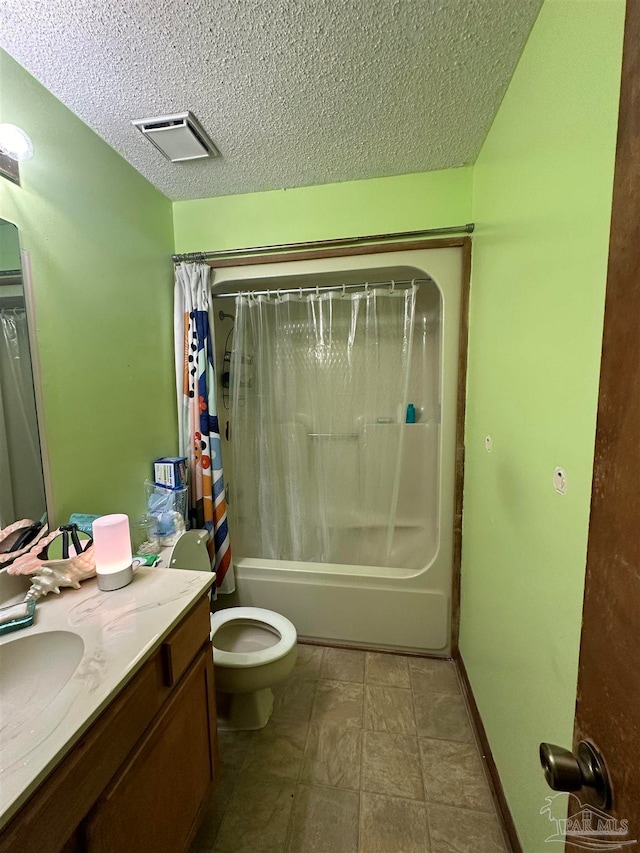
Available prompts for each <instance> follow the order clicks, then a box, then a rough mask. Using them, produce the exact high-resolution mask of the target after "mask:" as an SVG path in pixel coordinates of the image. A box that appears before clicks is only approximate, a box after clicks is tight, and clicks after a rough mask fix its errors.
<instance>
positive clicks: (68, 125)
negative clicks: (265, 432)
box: [0, 51, 177, 521]
mask: <svg viewBox="0 0 640 853" xmlns="http://www.w3.org/2000/svg"><path fill="white" fill-rule="evenodd" d="M0 80H1V83H0V121H7V122H12V123H13V124H17V125H19V126H20V127H22V128H23V129H24V130H26V131H27V133H28V134H29V136H30V137H31V139H32V141H33V144H34V149H35V155H34V158H33V159H32V160H30V161H28V162H26V163H24V164H22V165H21V173H22V186H21V187H17V186H15V185H13V184H11V183H10V182H9V181H6V180H3V179H0V216H1V217H3V218H4V219H7V220H9V221H11V222H14V223H16V225H18V227H19V229H20V237H21V240H22V245H23V247H24V248H25V249H27V250H29V252H30V253H31V258H32V267H33V286H34V291H35V301H36V309H37V324H38V329H37V335H38V349H39V355H40V360H41V366H42V391H43V398H44V416H45V429H46V433H47V439H48V445H49V455H50V461H51V474H52V482H53V494H54V507H55V511H56V516H57V520H58V521H60V520H64V519H65V518H66V517H67V516H68V514H69V513H70V512H74V511H80V512H82V511H86V512H109V511H121V512H128V513H130V514H134V515H135V514H139V513H140V512H141V511H142V510H143V508H144V493H143V481H144V479H145V477H147V476H149V473H150V462H151V461H152V460H153V458H154V457H156V456H160V455H163V454H165V453H171V452H175V450H176V446H177V427H176V423H175V412H174V409H175V393H174V384H175V383H174V378H173V371H172V369H171V364H172V361H173V344H172V329H173V324H172V320H171V317H172V267H171V261H170V254H171V251H172V248H173V230H172V211H171V203H170V202H169V200H168V199H167V198H166V197H165V196H164V195H162V193H160V192H158V190H156V189H154V188H153V187H152V186H151V185H150V184H149V183H148V182H147V181H146V180H145V179H144V178H143V177H142V176H141V175H140V174H138V172H136V171H135V170H134V169H133V168H132V167H131V166H129V165H128V164H127V163H126V162H125V161H124V160H123V159H122V158H121V157H120V156H119V155H118V154H117V153H116V152H115V151H114V150H113V149H112V148H110V147H109V146H108V145H106V143H104V142H103V141H102V140H100V139H99V138H98V137H97V136H96V134H94V133H93V131H91V130H90V129H89V128H88V127H87V126H86V125H85V124H83V123H82V122H81V121H80V120H79V119H78V118H76V116H74V115H73V114H72V113H71V112H70V111H69V110H68V109H66V107H64V106H63V105H62V104H61V103H60V102H59V101H58V100H57V99H56V98H54V97H53V96H52V95H51V94H50V93H49V92H47V91H46V89H44V88H43V87H42V86H41V85H40V84H39V83H38V82H36V80H34V79H33V78H32V77H31V76H30V75H29V74H27V73H26V72H25V71H24V69H22V68H21V67H20V66H19V65H18V64H17V63H16V62H14V61H13V60H12V59H11V58H10V57H9V56H8V55H7V54H6V53H4V52H3V51H0Z"/></svg>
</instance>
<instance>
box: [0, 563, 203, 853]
mask: <svg viewBox="0 0 640 853" xmlns="http://www.w3.org/2000/svg"><path fill="white" fill-rule="evenodd" d="M214 580H215V575H213V574H209V573H203V572H190V571H181V570H177V569H171V570H163V569H140V570H139V571H138V572H137V574H136V576H135V578H134V581H133V583H132V584H130V585H129V586H128V587H125V588H124V589H120V590H117V591H115V592H109V593H104V592H100V591H99V590H98V588H97V584H96V582H95V580H92V581H88V582H86V583H84V584H83V585H82V588H81V589H80V590H64V592H63V593H62V594H61V595H60V597H59V598H57V597H56V598H55V599H52V600H47V599H45V600H43V601H42V602H41V604H39V606H38V609H37V621H36V624H35V625H34V626H33V627H32V628H28V629H25V630H23V631H17V632H15V633H12V634H9V635H6V636H5V637H3V638H1V639H0V677H1V679H2V691H1V693H0V703H1V704H0V853H13V851H20V852H21V853H31V851H33V853H35V852H36V851H37V853H45V851H46V853H74V852H75V851H90V852H91V853H107V851H109V853H130V851H132V850H153V851H154V853H179V851H183V850H185V849H187V847H188V845H189V843H190V841H191V839H192V837H193V835H194V833H195V831H196V829H197V826H198V822H199V818H200V816H201V814H202V812H203V811H204V810H205V809H206V807H207V806H208V804H209V801H210V798H211V795H212V792H213V787H214V782H215V780H216V779H217V741H216V714H215V698H214V697H215V694H214V683H213V658H212V652H211V644H210V641H209V631H210V623H209V598H208V590H209V587H210V586H211V584H212V583H213V581H214ZM11 644H22V645H21V646H20V645H14V646H13V647H12V645H11Z"/></svg>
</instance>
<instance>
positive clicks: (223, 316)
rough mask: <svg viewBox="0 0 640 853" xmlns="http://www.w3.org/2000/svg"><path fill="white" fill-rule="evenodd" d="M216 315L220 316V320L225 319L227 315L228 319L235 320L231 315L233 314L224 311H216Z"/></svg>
mask: <svg viewBox="0 0 640 853" xmlns="http://www.w3.org/2000/svg"><path fill="white" fill-rule="evenodd" d="M218 317H220V319H221V320H226V319H227V317H228V318H229V320H235V319H236V318H235V317H234V316H233V314H225V312H224V311H218Z"/></svg>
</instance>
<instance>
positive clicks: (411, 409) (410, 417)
mask: <svg viewBox="0 0 640 853" xmlns="http://www.w3.org/2000/svg"><path fill="white" fill-rule="evenodd" d="M406 422H407V423H408V424H415V422H416V407H415V406H414V405H413V403H409V405H408V406H407V420H406Z"/></svg>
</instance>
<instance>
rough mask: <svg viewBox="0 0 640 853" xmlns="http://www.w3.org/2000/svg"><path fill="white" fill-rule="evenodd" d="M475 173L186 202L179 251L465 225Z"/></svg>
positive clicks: (179, 217)
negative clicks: (473, 174)
mask: <svg viewBox="0 0 640 853" xmlns="http://www.w3.org/2000/svg"><path fill="white" fill-rule="evenodd" d="M471 179H472V170H471V168H462V169H447V170H444V171H441V172H428V173H427V172H425V173H420V174H413V175H399V176H396V177H392V178H376V179H372V180H369V181H349V182H346V183H342V184H324V185H323V186H317V187H300V188H298V189H291V190H274V191H272V192H262V193H249V194H247V195H235V196H223V197H221V198H205V199H197V200H196V201H178V202H176V203H175V204H174V206H173V208H174V230H175V242H176V251H177V252H197V251H201V250H212V249H227V248H235V247H241V246H266V245H273V244H275V243H291V242H301V241H304V240H323V239H329V238H332V237H353V236H357V235H361V234H382V233H387V232H392V231H410V230H413V229H419V228H436V227H439V226H444V225H463V224H465V223H466V222H469V221H470V217H471Z"/></svg>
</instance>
